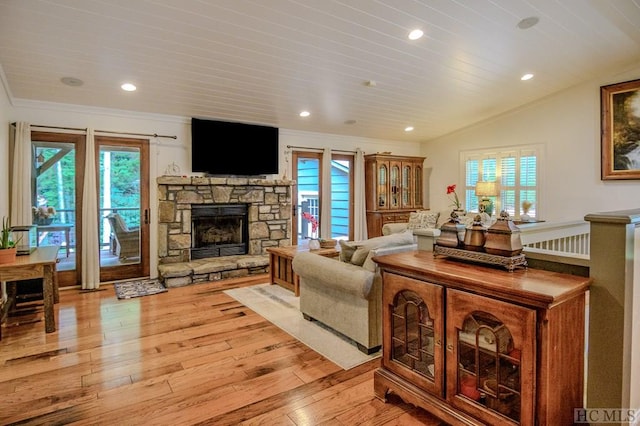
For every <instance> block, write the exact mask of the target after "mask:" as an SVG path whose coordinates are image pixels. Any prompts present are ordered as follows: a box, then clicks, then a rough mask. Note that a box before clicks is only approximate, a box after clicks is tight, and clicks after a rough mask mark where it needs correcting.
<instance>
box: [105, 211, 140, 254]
mask: <svg viewBox="0 0 640 426" xmlns="http://www.w3.org/2000/svg"><path fill="white" fill-rule="evenodd" d="M107 219H108V220H109V224H110V225H111V230H112V231H113V234H114V235H115V238H116V243H117V246H116V253H115V254H116V255H118V258H119V259H120V260H124V259H127V258H130V257H138V256H140V229H139V228H137V227H136V228H128V227H127V224H126V223H124V219H122V216H120V215H119V214H118V213H111V214H109V215H108V216H107Z"/></svg>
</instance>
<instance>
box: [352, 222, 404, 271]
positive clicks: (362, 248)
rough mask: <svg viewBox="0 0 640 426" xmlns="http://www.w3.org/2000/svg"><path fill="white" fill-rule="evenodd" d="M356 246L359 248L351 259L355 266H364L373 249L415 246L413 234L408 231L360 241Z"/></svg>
mask: <svg viewBox="0 0 640 426" xmlns="http://www.w3.org/2000/svg"><path fill="white" fill-rule="evenodd" d="M356 244H357V245H358V248H357V249H356V251H355V252H354V253H353V256H352V257H351V263H353V264H354V265H358V266H362V264H363V263H364V261H365V260H366V259H367V256H368V255H369V252H370V251H371V250H372V249H376V248H380V247H393V246H402V245H405V244H413V232H411V231H410V230H407V231H405V232H400V233H398V234H391V235H384V236H382V237H375V238H370V239H368V240H365V241H360V242H358V243H356Z"/></svg>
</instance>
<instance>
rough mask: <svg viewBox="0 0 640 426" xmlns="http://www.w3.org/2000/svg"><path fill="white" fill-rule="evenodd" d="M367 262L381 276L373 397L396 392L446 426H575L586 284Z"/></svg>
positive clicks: (441, 263) (416, 262)
mask: <svg viewBox="0 0 640 426" xmlns="http://www.w3.org/2000/svg"><path fill="white" fill-rule="evenodd" d="M374 261H376V262H377V263H378V264H379V265H380V267H381V269H382V274H383V295H382V304H383V355H382V364H381V368H380V369H378V370H377V371H376V372H375V376H374V388H375V394H376V396H377V397H378V398H380V399H382V400H386V397H387V394H388V392H394V393H396V394H398V395H399V396H400V397H401V398H403V399H404V400H405V401H406V402H410V403H412V404H415V405H418V406H420V407H422V408H424V409H425V410H427V411H429V412H432V413H433V414H435V415H436V416H438V417H440V418H442V419H443V420H444V421H446V422H447V423H451V424H478V425H480V424H492V425H503V424H504V425H568V424H573V410H574V408H580V407H582V406H583V387H584V380H583V375H584V355H585V353H584V341H585V301H586V294H587V291H588V287H589V283H590V279H589V278H584V277H578V276H574V275H566V274H559V273H553V272H548V271H541V270H534V269H528V270H525V269H519V270H515V271H513V272H508V271H506V270H502V269H496V268H491V267H485V266H478V265H475V264H470V263H464V262H459V261H455V260H451V259H448V258H434V256H433V254H432V253H429V252H420V251H418V252H408V253H400V254H393V255H388V256H380V257H376V258H374Z"/></svg>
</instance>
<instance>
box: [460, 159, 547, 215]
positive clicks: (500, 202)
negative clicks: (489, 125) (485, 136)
mask: <svg viewBox="0 0 640 426" xmlns="http://www.w3.org/2000/svg"><path fill="white" fill-rule="evenodd" d="M541 149H542V148H541V147H540V146H527V147H505V148H502V149H500V150H496V151H466V152H463V153H462V154H461V160H462V164H463V167H464V182H465V186H464V199H465V208H466V209H467V211H471V212H476V211H478V204H479V203H478V201H479V200H478V197H477V196H476V193H475V187H476V183H478V182H497V183H498V190H499V194H498V195H497V196H496V197H493V202H494V205H495V211H494V214H496V215H498V214H499V213H500V212H501V211H503V210H506V211H507V212H508V213H509V216H511V217H513V218H516V219H518V218H520V216H521V215H522V214H523V213H524V211H523V207H522V203H523V202H524V201H528V202H529V203H530V208H529V210H528V212H527V214H528V215H529V216H530V217H532V218H535V217H537V216H538V213H539V211H540V206H539V188H538V181H539V179H538V171H539V162H540V155H541Z"/></svg>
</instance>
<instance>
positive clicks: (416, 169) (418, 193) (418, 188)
mask: <svg viewBox="0 0 640 426" xmlns="http://www.w3.org/2000/svg"><path fill="white" fill-rule="evenodd" d="M413 206H414V207H418V208H422V167H420V166H418V165H414V166H413Z"/></svg>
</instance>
